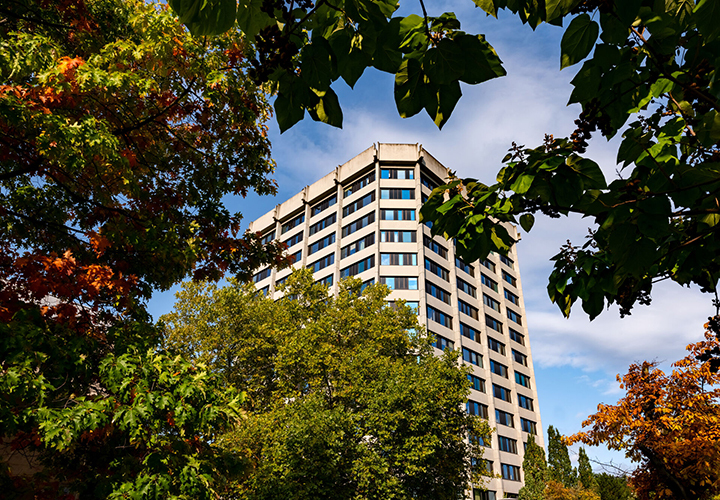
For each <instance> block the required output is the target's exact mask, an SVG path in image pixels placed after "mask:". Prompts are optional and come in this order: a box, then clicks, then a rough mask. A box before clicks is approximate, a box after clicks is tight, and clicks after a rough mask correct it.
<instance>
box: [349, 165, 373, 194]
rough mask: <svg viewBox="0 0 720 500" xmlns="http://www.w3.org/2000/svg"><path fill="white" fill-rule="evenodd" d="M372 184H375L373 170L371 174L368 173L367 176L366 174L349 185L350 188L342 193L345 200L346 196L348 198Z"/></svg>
mask: <svg viewBox="0 0 720 500" xmlns="http://www.w3.org/2000/svg"><path fill="white" fill-rule="evenodd" d="M372 182H375V171H374V170H373V171H372V172H370V173H369V174H367V175H366V176H365V177H363V178H361V179H358V180H356V181H355V182H353V183H352V184H350V186H348V187H347V188H345V193H344V194H345V198H347V197H348V196H350V195H351V194H353V193H357V192H358V191H360V190H361V189H362V188H364V187H365V186H367V185H369V184H370V183H372Z"/></svg>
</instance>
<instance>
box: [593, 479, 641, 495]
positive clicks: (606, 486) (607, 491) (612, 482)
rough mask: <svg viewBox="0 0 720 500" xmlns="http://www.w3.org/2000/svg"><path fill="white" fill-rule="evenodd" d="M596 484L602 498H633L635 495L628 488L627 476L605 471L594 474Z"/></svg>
mask: <svg viewBox="0 0 720 500" xmlns="http://www.w3.org/2000/svg"><path fill="white" fill-rule="evenodd" d="M595 479H596V480H597V484H598V490H597V491H598V493H599V494H600V498H601V499H602V500H634V499H635V495H634V494H633V492H632V490H631V489H630V485H629V484H628V478H627V477H625V476H613V475H612V474H608V473H607V472H601V473H598V474H595Z"/></svg>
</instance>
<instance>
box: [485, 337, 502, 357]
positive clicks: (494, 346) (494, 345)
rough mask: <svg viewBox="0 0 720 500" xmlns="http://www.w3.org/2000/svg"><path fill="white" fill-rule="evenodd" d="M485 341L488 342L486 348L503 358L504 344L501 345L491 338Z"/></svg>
mask: <svg viewBox="0 0 720 500" xmlns="http://www.w3.org/2000/svg"><path fill="white" fill-rule="evenodd" d="M487 340H488V347H489V348H490V349H492V350H493V351H495V352H497V353H499V354H502V355H503V356H505V344H503V343H502V342H498V341H497V340H495V339H494V338H492V337H488V339H487Z"/></svg>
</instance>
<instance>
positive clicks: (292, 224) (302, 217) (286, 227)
mask: <svg viewBox="0 0 720 500" xmlns="http://www.w3.org/2000/svg"><path fill="white" fill-rule="evenodd" d="M303 222H305V214H300V215H298V216H297V217H295V218H294V219H291V220H289V221H288V222H286V223H285V224H283V225H282V226H281V231H280V234H285V233H287V232H288V231H290V230H291V229H293V228H295V227H298V226H299V225H300V224H302V223H303Z"/></svg>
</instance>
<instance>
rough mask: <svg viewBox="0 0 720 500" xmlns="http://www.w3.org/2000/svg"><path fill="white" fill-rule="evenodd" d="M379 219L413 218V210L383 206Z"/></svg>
mask: <svg viewBox="0 0 720 500" xmlns="http://www.w3.org/2000/svg"><path fill="white" fill-rule="evenodd" d="M380 220H415V210H403V209H401V208H397V209H385V208H383V209H382V210H380Z"/></svg>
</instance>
